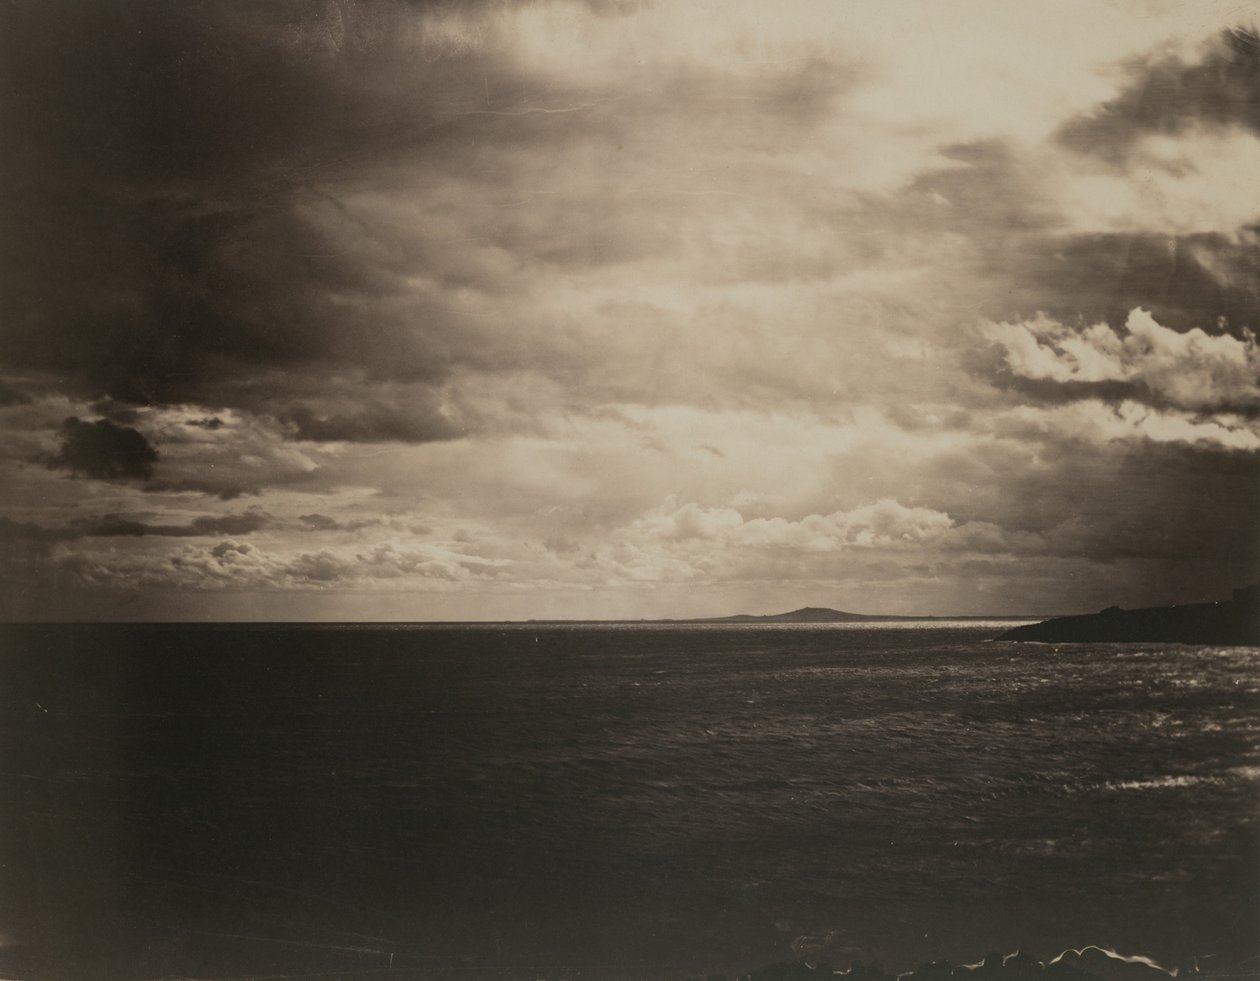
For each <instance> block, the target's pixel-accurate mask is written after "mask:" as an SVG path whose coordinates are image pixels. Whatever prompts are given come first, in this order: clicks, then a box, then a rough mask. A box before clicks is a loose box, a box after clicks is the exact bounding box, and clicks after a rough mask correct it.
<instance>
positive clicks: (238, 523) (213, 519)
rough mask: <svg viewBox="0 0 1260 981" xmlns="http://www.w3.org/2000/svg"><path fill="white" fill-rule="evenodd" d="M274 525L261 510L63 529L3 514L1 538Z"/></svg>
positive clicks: (114, 518) (192, 534)
mask: <svg viewBox="0 0 1260 981" xmlns="http://www.w3.org/2000/svg"><path fill="white" fill-rule="evenodd" d="M268 524H270V518H269V517H268V516H267V515H265V514H262V513H260V512H258V511H246V512H243V513H241V514H225V515H203V516H201V517H198V518H194V519H193V520H192V521H190V522H189V523H187V524H182V525H172V524H151V523H148V522H145V521H140V520H137V519H135V518H130V517H127V516H126V515H122V514H104V515H100V516H99V517H94V518H78V519H75V520H73V521H71V522H70V523H69V524H68V525H66V526H64V527H61V528H47V527H44V526H41V525H37V524H34V523H32V522H18V521H13V520H12V519H10V518H5V517H2V516H0V537H4V538H20V539H27V540H31V541H43V542H59V541H71V540H74V539H78V538H142V537H144V536H146V535H154V536H157V537H161V538H200V537H217V536H221V535H247V534H249V533H250V532H254V531H259V530H261V529H262V528H265V527H267V525H268Z"/></svg>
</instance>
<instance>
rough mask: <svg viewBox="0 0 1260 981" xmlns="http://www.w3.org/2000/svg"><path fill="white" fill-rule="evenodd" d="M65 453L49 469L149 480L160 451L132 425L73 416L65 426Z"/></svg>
mask: <svg viewBox="0 0 1260 981" xmlns="http://www.w3.org/2000/svg"><path fill="white" fill-rule="evenodd" d="M61 436H62V443H61V450H60V451H59V452H58V454H57V456H56V457H54V458H53V459H52V461H50V463H49V466H52V467H55V468H58V469H64V470H69V471H71V472H72V473H76V474H80V475H82V476H85V477H93V478H96V479H98V480H128V479H134V480H148V479H149V478H151V477H152V476H153V465H154V464H155V463H156V462H157V459H158V454H157V450H155V449H154V448H153V446H152V445H151V444H150V443H149V441H148V440H147V439H146V438H145V437H144V435H143V434H142V433H141V432H140V431H139V430H137V429H133V428H131V427H130V426H119V425H117V424H115V423H112V422H110V421H109V420H108V419H97V420H96V421H95V422H84V421H83V420H81V419H79V418H78V417H77V416H71V417H70V418H68V419H66V420H65V421H64V422H63V423H62V425H61Z"/></svg>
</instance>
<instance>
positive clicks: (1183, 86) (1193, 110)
mask: <svg viewBox="0 0 1260 981" xmlns="http://www.w3.org/2000/svg"><path fill="white" fill-rule="evenodd" d="M1130 71H1131V73H1132V81H1131V82H1130V84H1129V86H1128V87H1127V88H1126V89H1125V90H1124V91H1123V92H1122V93H1121V94H1120V96H1118V97H1117V98H1116V99H1113V100H1111V101H1110V102H1107V103H1104V104H1103V105H1102V106H1100V107H1099V108H1098V110H1097V111H1096V112H1093V113H1091V114H1089V115H1088V116H1085V117H1083V118H1080V119H1075V120H1073V121H1072V122H1070V123H1068V124H1067V125H1066V126H1064V127H1063V128H1062V129H1061V130H1060V131H1059V139H1060V141H1061V142H1062V143H1064V144H1065V145H1067V146H1070V147H1071V148H1073V149H1074V150H1077V151H1079V152H1081V153H1087V154H1091V155H1094V156H1099V157H1102V158H1104V159H1107V160H1110V161H1112V162H1114V163H1119V162H1121V161H1123V160H1124V159H1125V158H1126V157H1127V156H1128V154H1129V152H1130V150H1131V149H1132V148H1133V145H1134V144H1135V143H1136V142H1137V141H1138V140H1140V139H1141V138H1142V137H1144V136H1147V135H1150V134H1153V133H1159V134H1170V135H1175V134H1178V133H1182V132H1184V131H1186V130H1188V129H1190V128H1191V127H1193V126H1196V125H1200V126H1212V127H1227V126H1240V127H1244V128H1246V129H1249V130H1251V131H1252V132H1255V133H1260V37H1257V34H1256V31H1255V29H1254V28H1251V29H1245V28H1241V27H1240V28H1235V29H1233V30H1229V31H1225V32H1224V33H1222V34H1221V35H1220V37H1219V39H1218V40H1217V42H1216V43H1215V44H1214V45H1213V46H1212V47H1211V49H1210V50H1209V51H1208V53H1207V55H1206V56H1205V57H1204V58H1203V59H1202V60H1201V61H1199V62H1196V63H1191V64H1187V63H1186V62H1185V61H1183V60H1181V59H1180V58H1176V57H1170V58H1162V59H1157V60H1147V61H1142V62H1138V63H1135V64H1134V65H1132V66H1131V68H1130Z"/></svg>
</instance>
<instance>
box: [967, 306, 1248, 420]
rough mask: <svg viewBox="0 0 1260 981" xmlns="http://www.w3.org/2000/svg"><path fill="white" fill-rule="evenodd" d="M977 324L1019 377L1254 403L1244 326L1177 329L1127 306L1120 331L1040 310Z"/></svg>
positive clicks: (1157, 399) (1190, 402) (1227, 404)
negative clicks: (1028, 316)
mask: <svg viewBox="0 0 1260 981" xmlns="http://www.w3.org/2000/svg"><path fill="white" fill-rule="evenodd" d="M981 329H982V333H983V334H984V336H986V337H987V338H989V339H990V340H992V341H994V342H995V343H997V344H998V345H1000V347H1001V348H1002V350H1003V351H1004V354H1005V362H1006V366H1007V367H1008V368H1009V369H1010V370H1011V371H1012V372H1013V373H1014V374H1016V375H1018V376H1020V377H1022V378H1029V379H1034V380H1047V381H1052V382H1059V383H1067V384H1096V383H1106V382H1123V383H1126V385H1128V386H1131V388H1130V390H1131V391H1133V392H1134V393H1140V394H1141V395H1143V396H1144V397H1145V398H1146V399H1147V400H1150V401H1152V402H1153V403H1155V404H1158V405H1165V406H1174V407H1177V408H1182V409H1192V410H1211V411H1216V410H1225V411H1229V410H1231V409H1232V410H1235V411H1238V410H1247V409H1256V408H1260V349H1257V345H1256V339H1255V335H1254V334H1253V333H1251V332H1250V331H1244V332H1243V334H1242V336H1241V337H1234V336H1232V335H1230V334H1228V333H1224V332H1217V333H1208V332H1207V331H1205V330H1203V329H1202V328H1201V327H1196V328H1193V329H1191V330H1188V331H1185V332H1178V331H1175V330H1171V329H1169V328H1167V327H1164V326H1162V325H1160V324H1159V323H1158V322H1157V321H1156V320H1155V319H1154V317H1152V316H1151V314H1150V313H1149V312H1147V311H1146V310H1142V309H1135V310H1133V311H1131V312H1130V314H1129V316H1128V319H1127V320H1126V321H1125V324H1124V328H1123V329H1121V330H1116V329H1113V328H1111V327H1109V326H1108V325H1106V324H1094V325H1092V326H1089V327H1086V328H1084V329H1078V328H1074V327H1070V326H1067V325H1064V324H1062V323H1059V322H1057V321H1055V320H1052V319H1051V318H1049V317H1046V316H1040V317H1038V318H1036V319H1033V320H1030V321H1025V322H1023V323H1017V324H1013V323H987V324H984V325H983V326H982V328H981Z"/></svg>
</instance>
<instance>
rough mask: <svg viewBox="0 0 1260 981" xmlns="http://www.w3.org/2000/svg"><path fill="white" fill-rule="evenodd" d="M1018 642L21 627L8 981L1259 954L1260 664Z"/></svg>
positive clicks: (6, 703) (928, 635) (486, 629)
mask: <svg viewBox="0 0 1260 981" xmlns="http://www.w3.org/2000/svg"><path fill="white" fill-rule="evenodd" d="M1002 629H1003V625H1001V624H992V623H990V624H983V623H981V624H977V623H959V624H948V623H944V624H943V623H929V624H919V625H914V624H890V625H875V626H871V625H856V626H854V625H834V626H833V625H823V626H818V625H800V626H798V625H755V626H730V625H691V626H685V625H621V624H608V625H580V626H579V625H572V626H569V625H562V626H557V625H536V626H535V625H528V624H510V625H502V626H492V625H477V626H439V625H421V626H390V625H386V626H381V625H371V626H357V625H356V626H257V625H252V626H246V625H239V626H236V625H214V626H208V625H202V626H158V625H154V626H5V627H2V628H0V771H2V772H0V866H2V867H0V889H2V891H0V976H2V977H6V978H25V979H32V981H36V979H42V978H48V979H51V978H101V979H111V981H131V979H135V981H139V979H157V978H244V977H251V978H262V977H268V978H273V977H274V978H278V977H281V976H284V977H290V978H296V977H346V978H352V977H382V978H384V977H389V976H390V974H391V973H392V974H393V975H394V976H395V977H399V978H403V977H415V978H434V979H452V981H473V979H488V981H495V979H512V981H515V979H530V981H534V979H561V978H572V979H576V978H584V979H590V981H618V979H620V981H647V979H660V981H679V979H684V978H688V977H693V976H705V975H710V974H718V973H725V974H729V975H732V976H734V975H736V974H738V973H740V972H746V971H749V970H752V969H755V968H759V967H761V966H763V965H765V964H768V963H772V962H778V961H791V960H797V959H799V960H805V961H807V962H809V963H817V962H818V961H819V960H823V959H825V960H827V961H830V962H831V963H833V964H835V965H837V966H847V965H848V964H849V963H850V962H851V961H854V960H862V961H864V962H866V963H868V964H869V963H871V962H872V961H878V962H880V963H881V964H882V965H883V966H884V967H885V968H886V969H888V970H890V971H898V970H905V969H909V968H912V967H914V966H915V965H916V964H919V963H920V962H923V961H926V960H929V959H933V958H948V959H950V960H952V961H954V962H955V963H965V962H968V961H976V960H979V959H980V958H982V957H983V956H984V955H985V953H986V952H988V951H1000V952H1009V951H1013V950H1015V949H1017V948H1022V949H1024V950H1025V951H1031V952H1033V953H1034V954H1037V955H1040V956H1044V957H1050V956H1053V955H1054V954H1055V953H1057V952H1059V951H1061V950H1063V949H1064V948H1068V947H1081V946H1083V945H1086V944H1099V945H1107V946H1110V947H1113V948H1115V949H1116V950H1118V951H1119V952H1121V953H1141V954H1143V955H1146V956H1149V957H1151V958H1153V959H1155V960H1156V961H1158V962H1159V963H1160V964H1162V965H1164V966H1166V967H1169V968H1170V969H1171V968H1172V967H1180V968H1182V969H1192V968H1193V964H1194V962H1195V958H1196V957H1197V958H1198V962H1199V966H1200V969H1201V970H1204V971H1208V970H1210V969H1211V968H1212V966H1213V965H1214V964H1232V965H1236V964H1239V963H1242V962H1244V959H1245V958H1247V957H1248V956H1251V955H1254V954H1256V952H1257V950H1256V948H1257V946H1258V943H1257V941H1258V938H1260V927H1258V924H1260V916H1258V913H1260V875H1258V873H1260V848H1258V842H1260V838H1258V835H1257V830H1258V818H1260V808H1258V806H1257V805H1258V804H1260V792H1258V789H1260V711H1258V709H1260V697H1258V696H1260V649H1248V648H1208V647H1180V646H1171V645H1170V646H1160V645H1115V646H1101V645H1060V646H1043V645H1016V644H1010V643H1002V642H995V641H993V640H992V638H993V637H995V636H996V635H997V634H999V633H1000V632H1001V630H1002ZM1253 967H1254V966H1253Z"/></svg>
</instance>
